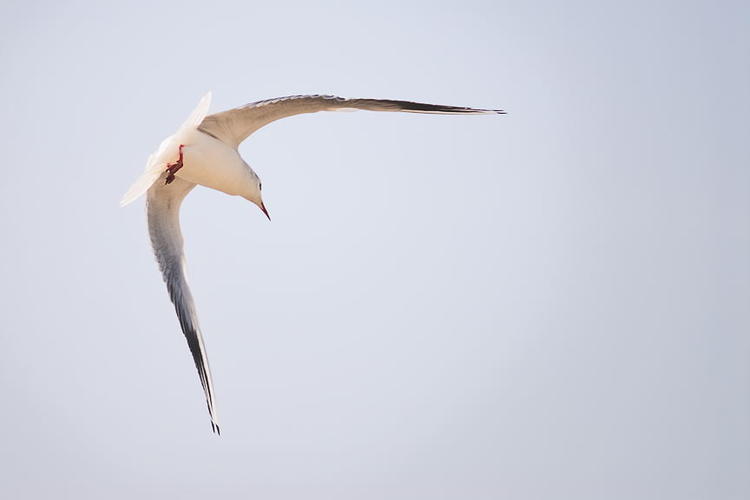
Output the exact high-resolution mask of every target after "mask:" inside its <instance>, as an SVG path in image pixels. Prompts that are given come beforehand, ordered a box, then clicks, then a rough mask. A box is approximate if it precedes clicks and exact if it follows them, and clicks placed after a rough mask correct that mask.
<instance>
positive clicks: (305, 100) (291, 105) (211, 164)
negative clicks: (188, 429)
mask: <svg viewBox="0 0 750 500" xmlns="http://www.w3.org/2000/svg"><path fill="white" fill-rule="evenodd" d="M210 104H211V93H210V92H209V93H207V94H206V95H205V96H203V98H202V99H201V100H200V102H199V103H198V106H197V107H196V108H195V109H194V110H193V112H192V113H191V114H190V117H189V118H188V119H187V121H186V122H185V123H183V124H182V126H181V127H180V128H179V129H178V130H177V132H176V133H175V134H173V135H171V136H169V137H167V138H166V139H164V141H162V143H161V145H160V146H159V149H157V150H156V152H155V153H153V154H151V156H149V158H148V161H147V162H146V169H145V171H144V172H143V174H142V175H141V176H140V177H139V178H138V180H136V182H135V183H134V184H133V186H132V187H131V188H130V189H129V190H128V192H127V193H125V196H123V198H122V201H121V205H122V206H125V205H127V204H128V203H130V202H132V201H133V200H135V199H136V198H138V197H140V196H141V195H142V194H143V193H146V192H147V201H146V206H147V217H148V231H149V235H150V236H151V244H152V246H153V249H154V253H155V254H156V260H157V262H158V263H159V268H160V269H161V272H162V275H163V277H164V281H165V283H166V284H167V290H168V291H169V297H170V299H171V300H172V303H173V304H174V308H175V311H176V312H177V317H178V318H179V321H180V326H181V328H182V332H183V333H184V335H185V338H186V339H187V343H188V346H189V347H190V352H191V353H192V355H193V360H194V361H195V366H196V368H197V369H198V375H199V376H200V381H201V385H202V386H203V391H204V393H205V396H206V404H207V406H208V413H209V415H210V417H211V428H212V429H213V431H214V432H215V433H220V429H219V422H218V417H217V413H216V397H215V394H214V387H213V381H212V379H211V370H210V369H209V366H208V357H207V356H206V347H205V345H204V342H203V335H202V334H201V330H200V326H199V325H198V316H197V314H196V310H195V304H194V303H193V297H192V295H191V293H190V288H189V287H188V283H187V279H186V275H185V258H184V255H183V251H182V247H183V240H182V233H181V232H180V220H179V212H180V205H181V204H182V200H183V199H184V198H185V196H187V194H188V193H189V192H190V191H191V190H192V189H193V188H194V187H195V186H196V185H198V184H200V185H202V186H206V187H210V188H213V189H217V190H219V191H222V192H224V193H227V194H230V195H236V196H242V197H243V198H245V199H247V200H249V201H251V202H253V203H255V204H256V205H257V206H258V207H259V208H260V209H261V210H262V211H263V213H264V214H265V215H266V217H268V218H269V220H270V216H269V215H268V211H267V210H266V207H265V205H264V204H263V198H262V193H261V188H262V185H261V181H260V178H259V177H258V174H256V173H255V171H254V170H253V169H252V168H250V165H248V164H247V163H246V162H245V161H244V160H243V159H242V157H241V156H240V154H239V151H238V150H237V148H238V147H239V145H240V143H241V142H242V141H244V140H245V139H247V138H248V136H250V135H251V134H252V133H253V132H255V131H256V130H258V129H260V128H261V127H263V126H265V125H268V124H269V123H271V122H273V121H276V120H278V119H280V118H286V117H288V116H294V115H299V114H303V113H315V112H317V111H342V110H355V109H364V110H370V111H404V112H407V113H437V114H488V113H494V114H504V111H502V110H499V109H474V108H462V107H456V106H442V105H438V104H424V103H419V102H410V101H394V100H385V99H345V98H342V97H336V96H331V95H294V96H288V97H279V98H276V99H268V100H265V101H258V102H254V103H251V104H248V105H246V106H242V107H240V108H235V109H230V110H228V111H224V112H221V113H216V114H213V115H209V116H206V114H207V113H208V108H209V106H210Z"/></svg>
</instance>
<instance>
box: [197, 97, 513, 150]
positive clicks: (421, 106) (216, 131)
mask: <svg viewBox="0 0 750 500" xmlns="http://www.w3.org/2000/svg"><path fill="white" fill-rule="evenodd" d="M345 109H365V110H369V111H403V112H407V113H438V114H462V115H466V114H486V113H495V114H503V113H504V111H502V110H500V109H475V108H462V107H458V106H444V105H441V104H425V103H421V102H411V101H394V100H390V99H346V98H344V97H337V96H333V95H293V96H288V97H278V98H275V99H267V100H265V101H258V102H254V103H251V104H248V105H246V106H242V107H240V108H235V109H230V110H228V111H223V112H221V113H216V114H213V115H210V116H207V117H206V118H205V119H204V120H203V123H201V124H200V127H199V129H200V130H202V131H204V132H206V133H208V134H211V135H213V136H214V137H216V138H218V139H220V140H222V141H224V142H225V143H227V144H230V145H232V146H235V147H236V146H238V145H239V144H240V143H241V142H242V141H244V140H245V139H247V137H248V136H249V135H250V134H252V133H253V132H255V131H256V130H258V129H260V128H261V127H263V126H265V125H268V124H269V123H271V122H273V121H276V120H279V119H281V118H286V117H288V116H294V115H299V114H303V113H316V112H318V111H341V110H345Z"/></svg>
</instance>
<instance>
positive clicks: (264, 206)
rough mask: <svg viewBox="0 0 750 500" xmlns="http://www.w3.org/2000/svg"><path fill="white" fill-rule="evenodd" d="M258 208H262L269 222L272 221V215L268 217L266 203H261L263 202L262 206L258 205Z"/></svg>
mask: <svg viewBox="0 0 750 500" xmlns="http://www.w3.org/2000/svg"><path fill="white" fill-rule="evenodd" d="M258 206H259V207H260V209H261V210H262V211H263V213H264V214H266V217H268V220H271V216H270V215H268V210H267V209H266V205H265V203H263V202H262V201H261V202H260V205H258Z"/></svg>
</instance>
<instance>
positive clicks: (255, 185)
mask: <svg viewBox="0 0 750 500" xmlns="http://www.w3.org/2000/svg"><path fill="white" fill-rule="evenodd" d="M250 172H252V170H250ZM252 174H253V178H252V180H251V182H250V186H249V188H250V189H249V190H248V191H249V192H248V193H247V194H246V195H245V196H243V198H245V199H246V200H248V201H252V202H253V203H255V204H256V205H257V206H258V208H260V210H261V211H262V212H263V213H264V214H265V215H266V217H268V220H271V216H270V215H268V210H267V209H266V205H265V204H264V203H263V183H262V182H261V181H260V177H258V175H257V174H256V173H255V172H252Z"/></svg>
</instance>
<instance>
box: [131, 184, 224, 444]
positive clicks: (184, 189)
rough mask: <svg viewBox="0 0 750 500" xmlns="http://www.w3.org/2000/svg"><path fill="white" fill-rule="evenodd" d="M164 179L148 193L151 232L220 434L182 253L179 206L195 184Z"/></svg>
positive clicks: (210, 381) (211, 385) (204, 349)
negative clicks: (165, 180) (167, 181)
mask: <svg viewBox="0 0 750 500" xmlns="http://www.w3.org/2000/svg"><path fill="white" fill-rule="evenodd" d="M165 178H166V173H163V174H162V177H161V178H159V179H158V180H157V181H156V182H155V183H154V184H153V185H152V186H151V187H150V188H149V190H148V193H147V202H146V206H147V210H146V211H147V214H148V232H149V234H150V236H151V244H152V246H153V248H154V254H156V260H157V262H158V263H159V268H160V269H161V272H162V275H163V277H164V282H165V283H166V284H167V290H168V291H169V298H170V299H172V303H173V304H174V309H175V311H176V312H177V318H178V319H179V320H180V326H181V327H182V333H184V334H185V339H187V343H188V347H190V352H191V353H192V355H193V361H195V367H196V368H197V369H198V376H199V377H200V381H201V385H202V386H203V392H204V393H205V394H206V404H207V405H208V413H209V415H210V416H211V428H212V429H213V431H214V432H216V433H220V430H219V422H218V418H217V415H216V405H215V396H214V388H213V382H212V380H211V370H210V369H209V366H208V357H207V356H206V347H205V345H204V344H203V335H202V334H201V330H200V326H199V325H198V315H197V313H196V310H195V304H194V302H193V296H192V294H191V293H190V288H189V287H188V283H187V277H186V275H185V257H184V255H183V252H182V246H183V240H182V232H181V231H180V205H181V204H182V200H183V199H184V198H185V196H187V194H188V193H189V192H190V191H191V190H192V189H193V188H194V187H195V184H193V183H191V182H187V181H185V180H184V179H181V178H179V177H177V178H175V179H174V182H172V183H170V184H169V185H165V183H164V179H165Z"/></svg>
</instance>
